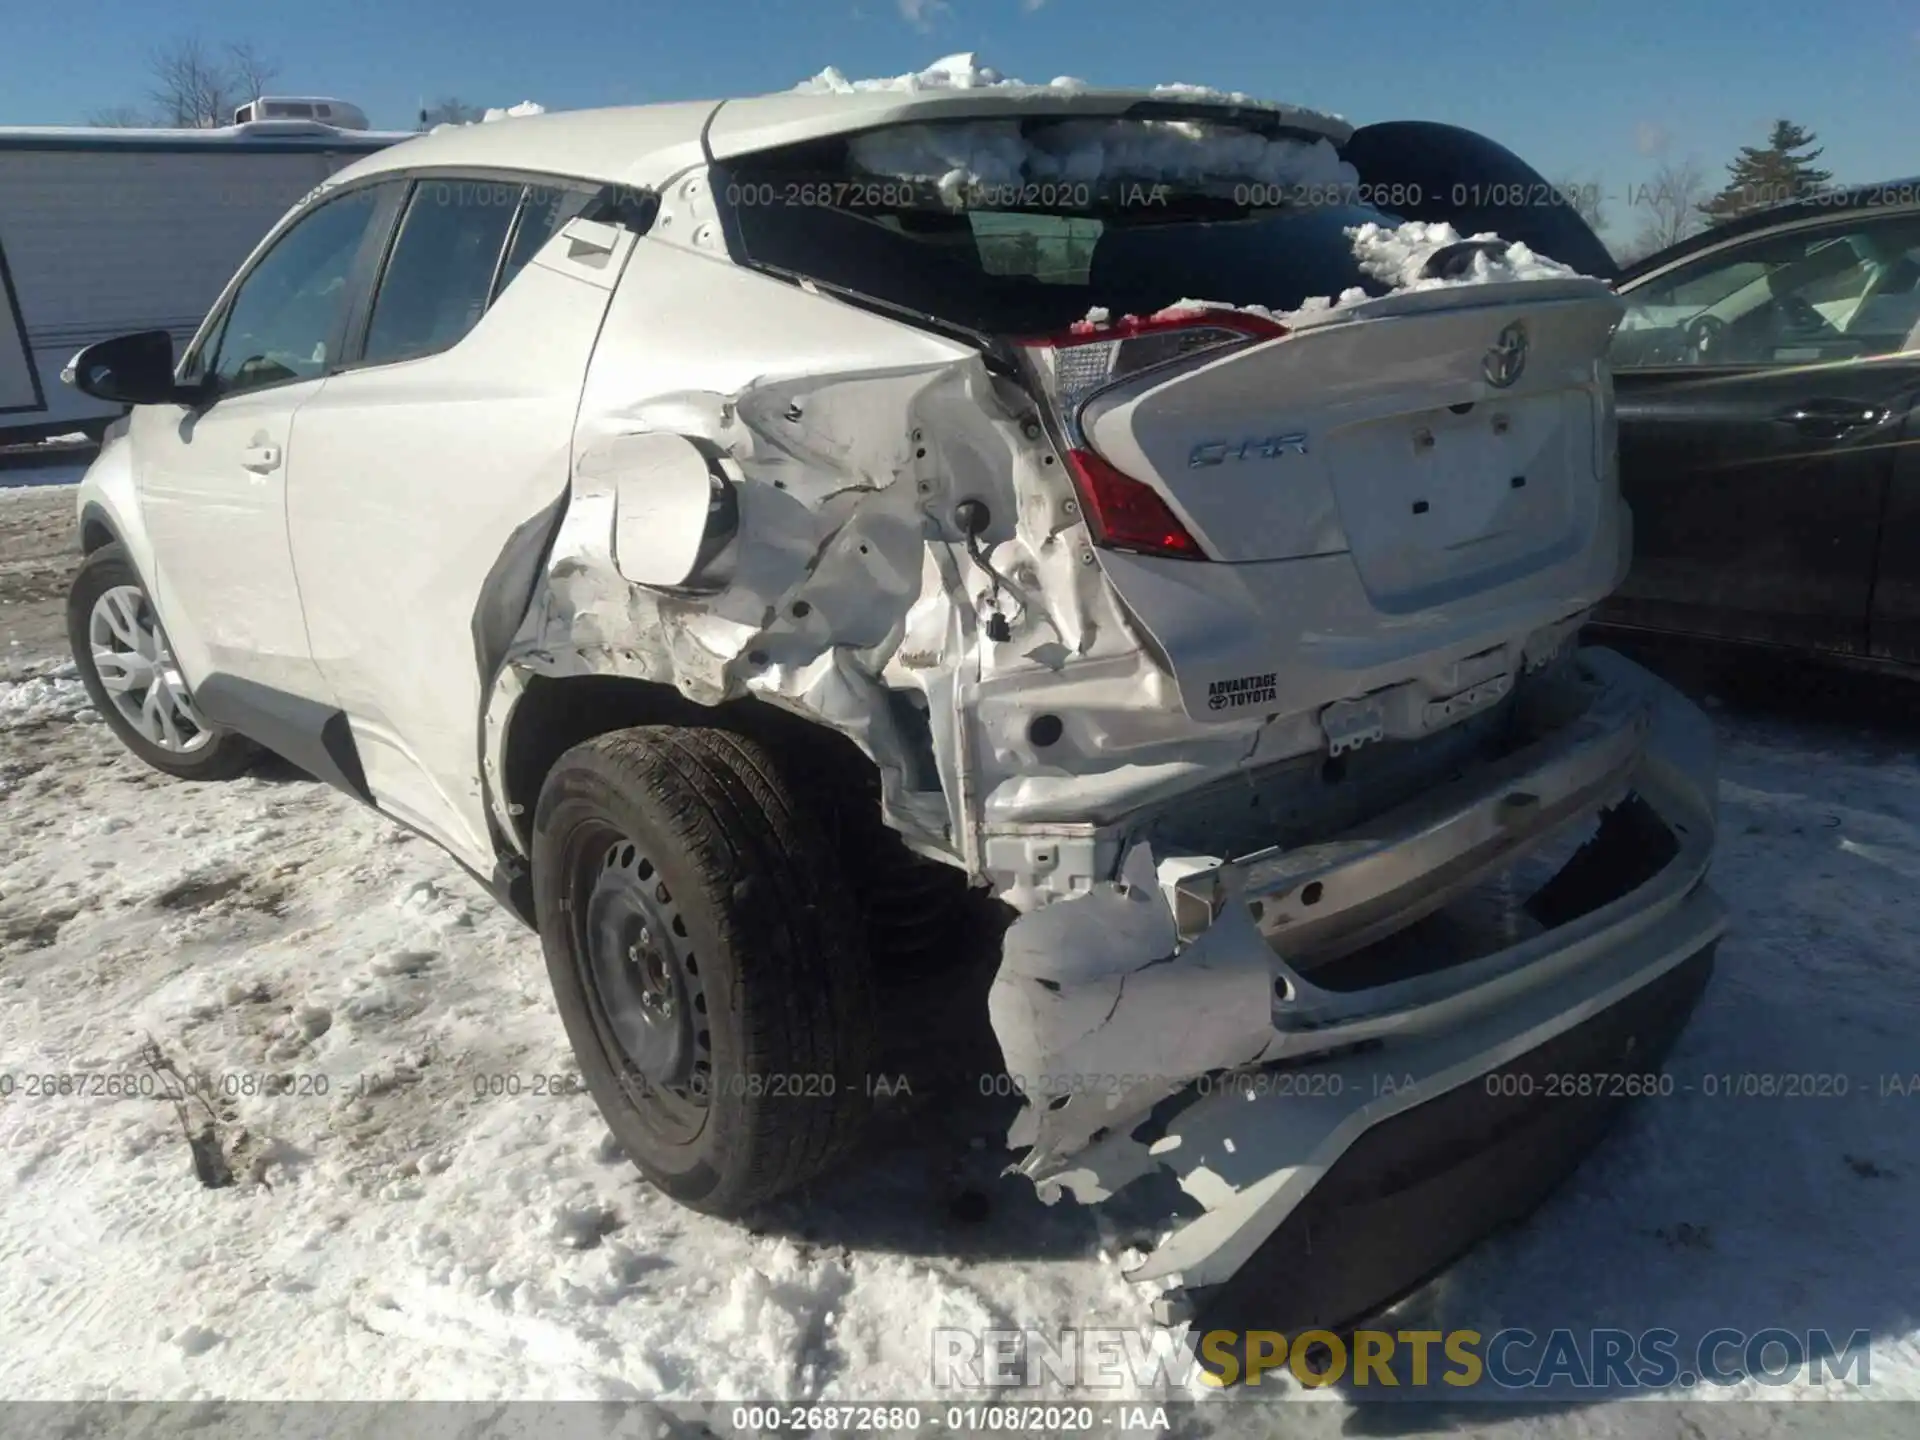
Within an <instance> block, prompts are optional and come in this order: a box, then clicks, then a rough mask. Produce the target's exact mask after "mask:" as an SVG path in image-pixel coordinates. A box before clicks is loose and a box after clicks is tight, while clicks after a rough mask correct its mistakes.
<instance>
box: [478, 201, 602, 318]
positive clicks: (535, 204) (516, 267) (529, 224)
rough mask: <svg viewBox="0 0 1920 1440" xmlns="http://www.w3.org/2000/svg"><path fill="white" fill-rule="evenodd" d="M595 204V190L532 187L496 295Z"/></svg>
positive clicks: (516, 227)
mask: <svg viewBox="0 0 1920 1440" xmlns="http://www.w3.org/2000/svg"><path fill="white" fill-rule="evenodd" d="M593 200H594V192H593V191H592V190H588V189H584V188H579V187H570V186H564V185H529V186H528V187H527V193H526V198H525V199H524V200H522V201H521V203H520V218H519V220H518V221H517V222H516V223H515V225H514V229H513V240H512V242H511V243H510V244H509V245H508V246H507V260H506V263H505V264H504V265H502V266H501V267H500V282H499V284H498V286H496V287H495V288H496V293H498V291H500V290H504V289H506V288H507V286H508V285H509V284H511V283H512V282H513V277H514V276H516V275H518V274H519V273H520V272H521V271H522V270H524V269H525V268H526V265H527V262H528V261H529V260H531V259H533V257H534V256H535V255H538V254H539V253H540V250H541V247H542V246H544V245H545V244H546V243H547V241H549V240H551V239H552V238H553V237H554V236H555V235H557V234H558V233H559V232H560V227H561V226H563V225H565V224H566V223H567V222H568V221H569V220H571V219H573V218H574V217H575V216H577V215H578V214H580V212H581V211H583V210H585V209H586V208H587V206H588V205H590V204H592V203H593Z"/></svg>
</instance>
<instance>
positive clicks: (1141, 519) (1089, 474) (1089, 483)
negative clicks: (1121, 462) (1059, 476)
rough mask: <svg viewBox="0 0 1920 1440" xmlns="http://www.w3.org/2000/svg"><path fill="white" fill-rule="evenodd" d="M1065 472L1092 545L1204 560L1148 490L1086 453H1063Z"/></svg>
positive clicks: (1154, 493)
mask: <svg viewBox="0 0 1920 1440" xmlns="http://www.w3.org/2000/svg"><path fill="white" fill-rule="evenodd" d="M1067 466H1068V468H1069V469H1070V470H1071V471H1072V472H1073V488H1074V489H1075V490H1078V491H1079V492H1080V506H1081V509H1082V510H1083V511H1085V513H1086V517H1087V526H1088V528H1089V529H1091V530H1092V531H1093V538H1094V541H1095V542H1096V543H1097V544H1101V545H1110V546H1112V547H1114V548H1115V549H1119V550H1139V551H1142V552H1144V553H1146V554H1148V555H1170V556H1173V557H1175V558H1176V559H1181V560H1204V559H1206V556H1205V555H1203V554H1201V553H1200V543H1199V542H1198V541H1197V540H1195V539H1194V538H1193V536H1192V535H1190V534H1188V533H1187V527H1186V526H1184V525H1182V524H1181V523H1180V517H1179V516H1178V515H1175V514H1174V513H1173V511H1172V509H1171V508H1169V506H1168V505H1167V502H1166V501H1165V500H1162V499H1161V498H1160V492H1159V491H1157V490H1155V489H1154V488H1153V487H1152V486H1151V485H1146V484H1142V483H1141V482H1140V481H1138V480H1136V479H1134V478H1133V477H1132V476H1131V475H1127V474H1124V473H1122V472H1121V471H1119V470H1116V469H1115V468H1114V467H1113V466H1112V465H1109V464H1108V463H1107V462H1106V461H1105V460H1103V459H1101V458H1100V457H1099V456H1098V455H1096V454H1094V453H1093V451H1091V450H1069V451H1068V452H1067Z"/></svg>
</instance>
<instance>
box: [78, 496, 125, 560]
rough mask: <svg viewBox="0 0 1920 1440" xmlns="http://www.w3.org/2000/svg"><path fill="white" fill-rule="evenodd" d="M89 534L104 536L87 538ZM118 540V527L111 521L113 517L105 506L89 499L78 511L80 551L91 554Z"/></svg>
mask: <svg viewBox="0 0 1920 1440" xmlns="http://www.w3.org/2000/svg"><path fill="white" fill-rule="evenodd" d="M90 536H91V537H104V538H95V539H92V540H89V537H90ZM119 540H120V531H119V528H118V527H117V526H115V524H114V523H113V517H112V516H110V515H108V514H107V508H106V506H104V505H102V504H100V503H99V502H98V501H96V500H89V501H88V502H87V503H86V505H85V506H84V507H83V508H82V509H81V511H80V553H81V554H83V555H91V554H93V552H94V551H96V550H100V549H103V548H105V547H106V546H108V545H113V544H117V543H118V542H119Z"/></svg>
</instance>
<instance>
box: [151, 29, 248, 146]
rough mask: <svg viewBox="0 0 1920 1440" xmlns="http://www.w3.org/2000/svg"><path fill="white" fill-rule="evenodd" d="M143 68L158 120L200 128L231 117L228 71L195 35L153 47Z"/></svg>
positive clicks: (229, 75)
mask: <svg viewBox="0 0 1920 1440" xmlns="http://www.w3.org/2000/svg"><path fill="white" fill-rule="evenodd" d="M147 68H148V69H149V70H150V71H151V72H152V75H153V89H152V90H151V91H150V92H149V93H150V94H151V95H152V97H153V103H154V104H155V105H156V106H157V107H159V111H160V118H161V121H162V123H164V124H167V125H174V126H178V127H179V128H181V129H192V130H204V129H207V128H209V127H211V126H215V125H225V124H226V123H227V122H228V121H230V120H231V119H232V118H233V103H232V102H233V91H234V86H233V77H232V74H231V73H230V72H229V70H228V67H227V65H226V62H225V61H224V60H221V59H218V58H216V57H215V56H214V55H213V54H212V53H211V52H209V51H208V49H207V47H206V46H205V45H204V44H202V43H201V42H200V40H199V39H198V38H197V37H194V38H189V39H186V40H179V41H176V42H174V44H172V45H171V46H167V47H163V48H161V49H157V50H155V51H154V52H153V53H152V55H151V56H150V57H149V58H148V62H147Z"/></svg>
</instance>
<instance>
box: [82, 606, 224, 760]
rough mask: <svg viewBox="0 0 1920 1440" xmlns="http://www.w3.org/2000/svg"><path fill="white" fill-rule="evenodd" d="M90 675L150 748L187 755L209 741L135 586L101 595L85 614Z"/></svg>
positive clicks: (160, 632)
mask: <svg viewBox="0 0 1920 1440" xmlns="http://www.w3.org/2000/svg"><path fill="white" fill-rule="evenodd" d="M87 648H88V651H89V653H90V654H91V656H92V660H93V673H94V674H95V675H96V676H97V677H98V678H99V681H100V685H101V688H102V689H104V690H105V691H106V692H107V699H108V701H109V702H110V703H111V704H112V705H113V708H114V709H115V710H117V711H119V712H120V718H121V719H123V720H125V721H126V722H127V724H129V725H131V726H132V727H133V729H134V730H135V731H136V732H137V733H138V734H139V735H140V737H141V738H142V739H144V740H145V741H146V742H147V743H148V744H150V745H153V746H156V747H157V748H159V749H161V750H165V751H166V752H167V753H169V754H171V755H191V754H193V753H194V752H195V751H196V750H201V749H204V748H205V747H206V746H207V745H209V744H211V743H212V741H213V732H212V731H210V730H209V729H208V728H207V724H206V722H205V721H204V720H202V719H201V718H200V712H199V711H197V710H195V709H194V707H193V697H192V696H191V695H190V694H189V693H188V692H187V682H186V680H185V679H184V678H183V677H182V676H181V674H180V666H179V664H178V663H177V662H176V661H175V660H174V658H173V651H172V649H171V648H170V647H169V646H168V644H167V637H166V632H164V631H163V630H161V628H160V621H159V619H158V618H157V617H156V616H155V615H154V613H153V606H152V605H151V604H149V603H148V601H147V595H146V592H145V591H144V590H142V589H141V588H140V587H139V586H138V585H115V586H113V587H112V588H111V589H108V590H105V591H102V592H101V594H100V596H99V598H98V599H96V600H95V601H94V602H93V609H92V610H91V611H90V612H89V613H88V615H87Z"/></svg>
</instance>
